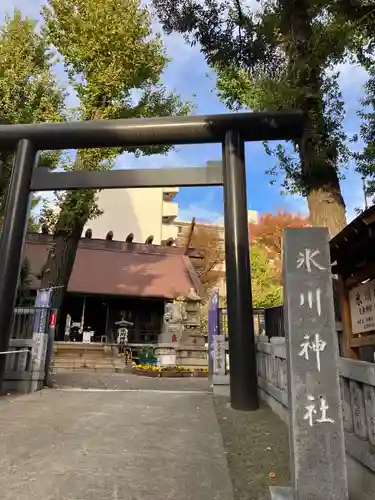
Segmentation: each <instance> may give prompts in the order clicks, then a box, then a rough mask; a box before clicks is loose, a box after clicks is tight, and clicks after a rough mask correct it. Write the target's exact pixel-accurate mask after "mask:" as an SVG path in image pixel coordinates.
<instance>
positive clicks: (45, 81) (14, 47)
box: [0, 10, 64, 304]
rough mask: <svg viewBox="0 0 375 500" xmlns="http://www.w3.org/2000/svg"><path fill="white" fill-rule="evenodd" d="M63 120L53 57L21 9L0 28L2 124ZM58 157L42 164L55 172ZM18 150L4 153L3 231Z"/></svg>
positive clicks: (25, 280) (0, 175)
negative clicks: (15, 154)
mask: <svg viewBox="0 0 375 500" xmlns="http://www.w3.org/2000/svg"><path fill="white" fill-rule="evenodd" d="M63 118H64V94H63V92H62V90H61V89H60V88H59V86H58V85H57V83H56V80H55V78H54V76H53V73H52V54H51V53H50V52H49V50H48V43H47V40H46V38H45V36H44V35H43V34H41V33H39V32H38V31H37V29H36V21H33V20H31V19H29V18H24V17H23V16H22V14H21V12H20V11H19V10H15V11H14V13H13V15H9V16H6V17H5V21H4V23H3V25H2V26H0V124H13V123H14V124H15V123H38V122H55V121H61V120H63ZM59 156H60V155H59V153H57V152H47V153H44V154H43V155H41V157H40V162H41V164H43V166H46V167H49V168H54V167H55V166H56V164H57V162H58V161H59ZM12 165H13V151H9V152H4V151H2V152H0V228H2V226H3V220H4V212H5V205H6V197H7V192H8V185H9V181H10V176H11V170H12ZM39 201H40V199H39V197H37V196H36V197H35V196H34V197H33V199H32V200H31V215H30V219H29V230H30V231H37V230H38V227H39V226H38V222H37V220H36V217H35V216H34V215H33V209H34V208H35V207H36V205H37V204H38V203H39ZM29 285H30V279H29V263H28V262H27V260H25V261H24V262H23V264H22V268H21V273H20V277H19V290H18V302H19V303H22V304H25V303H29V295H28V289H29Z"/></svg>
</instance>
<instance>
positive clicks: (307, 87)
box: [153, 0, 358, 235]
mask: <svg viewBox="0 0 375 500" xmlns="http://www.w3.org/2000/svg"><path fill="white" fill-rule="evenodd" d="M347 1H348V2H349V0H347ZM153 4H154V6H155V7H156V9H157V12H158V15H159V18H160V20H161V22H162V24H163V26H164V29H165V31H166V32H167V33H171V32H173V31H175V32H179V33H182V34H183V35H184V36H185V38H186V39H187V40H188V41H189V42H190V43H192V44H195V43H199V44H200V47H201V50H202V52H203V54H204V55H205V57H206V60H207V62H208V64H209V65H210V66H211V67H212V68H213V69H215V70H216V72H217V75H218V90H219V95H220V97H221V99H222V100H223V101H224V102H225V103H226V104H227V105H228V107H229V108H231V109H233V108H235V109H238V108H248V109H251V110H254V111H265V110H267V111H270V110H280V109H285V108H297V109H301V110H302V111H303V112H304V113H305V117H306V121H305V127H304V131H303V137H302V140H301V141H300V142H299V143H293V144H291V145H290V147H288V148H285V147H283V146H282V145H279V146H278V147H277V148H276V150H274V151H271V149H269V148H267V151H268V153H269V154H273V153H274V154H276V156H277V158H278V166H277V167H275V168H274V169H272V170H271V172H270V173H271V174H276V173H278V172H279V171H280V170H281V171H282V172H283V173H284V174H285V175H284V182H283V188H284V189H286V190H287V191H289V192H292V193H293V192H298V193H300V194H302V195H303V196H306V197H307V201H308V205H309V209H310V217H311V221H312V224H313V225H318V226H321V225H324V226H327V227H328V228H329V230H330V233H331V235H334V234H336V233H337V232H338V231H340V230H341V229H342V227H343V226H344V225H345V223H346V217H345V204H344V200H343V197H342V195H341V190H340V185H339V175H340V174H339V168H340V166H342V165H345V164H346V162H347V160H348V153H349V152H348V149H347V147H346V136H345V133H344V131H343V127H342V120H343V116H344V107H343V101H342V98H341V93H340V89H339V86H338V74H337V73H336V74H335V73H334V72H333V68H334V66H335V65H336V64H337V63H339V62H342V61H343V60H344V59H345V57H346V56H347V54H348V52H349V50H351V49H352V48H353V46H354V44H355V43H358V37H357V38H355V37H354V36H353V29H352V28H353V26H352V24H353V23H351V22H350V21H348V19H347V18H346V17H345V16H344V15H343V13H342V10H345V9H344V7H343V6H342V5H341V4H342V2H340V1H338V0H336V1H332V0H265V1H263V2H257V3H252V5H251V6H246V4H245V2H242V1H241V0H233V1H232V0H224V1H221V0H204V1H200V0H153ZM339 4H340V5H339ZM247 5H249V4H248V3H247ZM339 7H340V8H339ZM341 9H342V10H341Z"/></svg>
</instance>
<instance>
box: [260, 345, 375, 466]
mask: <svg viewBox="0 0 375 500" xmlns="http://www.w3.org/2000/svg"><path fill="white" fill-rule="evenodd" d="M339 362H340V375H341V380H340V385H341V396H342V413H343V424H344V430H345V444H346V453H347V455H349V456H350V457H352V458H353V459H355V460H356V461H358V462H360V463H361V464H362V465H364V466H365V467H366V468H367V469H370V470H371V471H373V472H375V364H373V363H367V362H365V361H355V360H350V359H344V358H340V361H339ZM257 367H258V385H259V389H260V396H261V397H262V399H264V400H265V401H266V402H267V404H269V405H270V406H271V407H272V408H273V409H274V411H276V413H278V414H279V416H280V417H281V418H282V419H283V420H284V421H286V422H288V410H287V408H288V380H287V360H286V349H285V339H284V338H281V337H273V338H271V340H270V342H269V341H268V337H265V336H263V337H260V338H259V341H258V343H257Z"/></svg>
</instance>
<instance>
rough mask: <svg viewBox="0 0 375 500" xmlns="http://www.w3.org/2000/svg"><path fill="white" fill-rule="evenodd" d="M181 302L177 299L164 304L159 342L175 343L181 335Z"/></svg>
mask: <svg viewBox="0 0 375 500" xmlns="http://www.w3.org/2000/svg"><path fill="white" fill-rule="evenodd" d="M182 315H183V311H182V303H181V302H180V301H178V300H175V301H174V302H169V303H167V304H166V305H165V309H164V316H163V327H162V332H161V335H160V337H159V344H170V343H177V342H178V341H179V340H180V338H181V335H182V330H183V326H182Z"/></svg>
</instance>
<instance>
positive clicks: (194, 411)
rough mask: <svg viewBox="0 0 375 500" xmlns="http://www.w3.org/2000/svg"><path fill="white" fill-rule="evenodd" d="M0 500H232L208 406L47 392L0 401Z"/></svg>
mask: <svg viewBox="0 0 375 500" xmlns="http://www.w3.org/2000/svg"><path fill="white" fill-rule="evenodd" d="M0 429H1V434H0V486H1V494H0V498H1V499H2V500H168V499H170V500H180V499H181V500H208V499H209V500H232V499H233V493H232V485H231V480H230V477H229V472H228V468H227V461H226V455H225V452H224V448H223V443H222V437H221V433H220V429H219V425H218V421H217V417H216V414H215V411H214V406H213V402H212V396H211V395H210V394H208V393H207V392H203V391H202V389H201V391H200V392H198V391H196V392H194V391H188V390H185V391H176V392H170V391H168V390H164V391H163V390H162V391H157V390H156V391H155V390H153V391H148V390H143V391H140V392H132V391H126V390H123V391H121V390H120V391H114V390H107V391H103V390H95V389H92V390H91V391H80V390H51V389H50V390H48V389H46V390H44V391H42V392H39V393H35V394H31V395H28V396H21V397H7V398H3V399H1V400H0Z"/></svg>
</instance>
